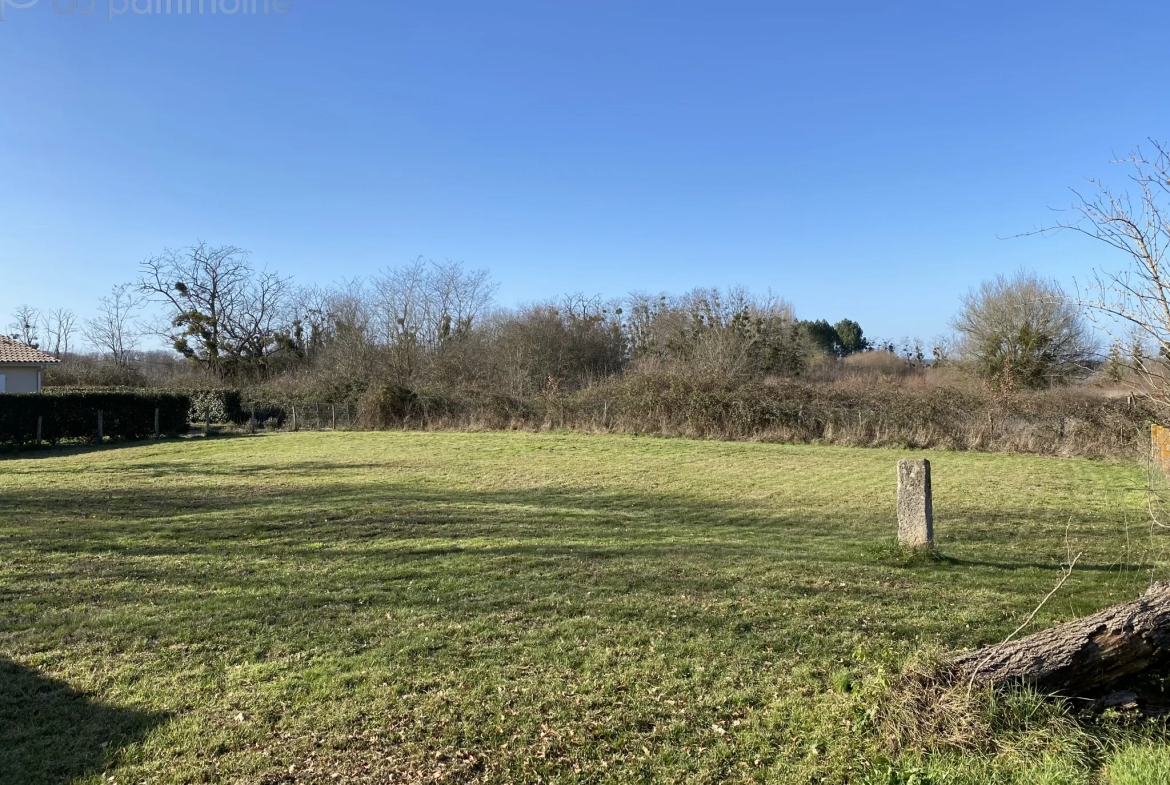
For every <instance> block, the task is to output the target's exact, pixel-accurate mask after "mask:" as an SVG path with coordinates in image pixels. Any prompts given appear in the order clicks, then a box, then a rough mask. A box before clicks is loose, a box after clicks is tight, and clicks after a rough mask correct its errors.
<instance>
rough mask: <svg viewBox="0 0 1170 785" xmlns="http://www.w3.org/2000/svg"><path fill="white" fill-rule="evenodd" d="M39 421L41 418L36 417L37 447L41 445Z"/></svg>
mask: <svg viewBox="0 0 1170 785" xmlns="http://www.w3.org/2000/svg"><path fill="white" fill-rule="evenodd" d="M41 420H42V418H41V417H40V416H38V417H37V445H38V446H39V445H40V443H41Z"/></svg>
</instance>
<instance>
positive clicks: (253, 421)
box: [248, 404, 256, 433]
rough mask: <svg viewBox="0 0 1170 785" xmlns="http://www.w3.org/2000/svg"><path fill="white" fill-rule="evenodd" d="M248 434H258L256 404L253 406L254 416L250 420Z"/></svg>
mask: <svg viewBox="0 0 1170 785" xmlns="http://www.w3.org/2000/svg"><path fill="white" fill-rule="evenodd" d="M248 433H256V404H252V416H251V417H249V418H248Z"/></svg>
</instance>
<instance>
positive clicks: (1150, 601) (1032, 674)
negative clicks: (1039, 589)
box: [947, 583, 1170, 695]
mask: <svg viewBox="0 0 1170 785" xmlns="http://www.w3.org/2000/svg"><path fill="white" fill-rule="evenodd" d="M1167 665H1170V583H1155V584H1153V585H1152V586H1150V588H1149V589H1147V590H1146V592H1145V593H1144V594H1143V595H1142V596H1141V597H1139V598H1138V599H1136V600H1133V601H1131V602H1126V603H1122V604H1121V605H1116V606H1114V607H1112V608H1109V609H1107V610H1104V611H1101V612H1100V613H1097V614H1094V615H1092V616H1087V617H1085V618H1083V619H1077V620H1076V621H1071V622H1068V623H1067V624H1062V625H1060V626H1058V627H1053V628H1051V629H1048V630H1043V631H1042V632H1037V633H1035V634H1033V635H1029V636H1028V637H1026V638H1021V639H1020V640H1016V641H1007V642H1005V643H1000V644H996V645H994V646H988V647H986V648H983V649H979V650H978V651H973V652H967V653H964V654H960V655H957V656H955V657H953V658H952V659H951V661H950V663H949V666H948V668H947V670H948V671H949V674H950V676H951V677H952V678H954V680H955V681H956V682H958V681H963V682H969V683H972V684H974V685H976V686H987V685H992V686H998V685H1003V684H1011V683H1016V684H1027V685H1030V686H1034V687H1036V688H1037V689H1039V690H1041V691H1042V692H1046V693H1059V694H1064V695H1092V694H1098V693H1101V692H1103V691H1106V690H1108V689H1109V688H1111V687H1113V686H1114V685H1116V684H1117V683H1119V682H1121V681H1122V680H1124V679H1127V678H1133V677H1136V676H1138V675H1139V674H1144V673H1146V672H1147V671H1151V670H1155V669H1158V668H1163V667H1166V666H1167Z"/></svg>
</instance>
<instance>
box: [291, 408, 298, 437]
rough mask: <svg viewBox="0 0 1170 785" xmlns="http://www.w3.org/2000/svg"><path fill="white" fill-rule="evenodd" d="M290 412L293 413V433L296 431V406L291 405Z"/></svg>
mask: <svg viewBox="0 0 1170 785" xmlns="http://www.w3.org/2000/svg"><path fill="white" fill-rule="evenodd" d="M292 413H293V433H296V431H297V407H295V406H294V407H292Z"/></svg>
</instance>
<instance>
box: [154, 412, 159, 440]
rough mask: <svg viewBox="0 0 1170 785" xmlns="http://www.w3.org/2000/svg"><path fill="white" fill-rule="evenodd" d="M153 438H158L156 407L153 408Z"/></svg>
mask: <svg viewBox="0 0 1170 785" xmlns="http://www.w3.org/2000/svg"><path fill="white" fill-rule="evenodd" d="M154 438H155V439H156V440H157V439H158V438H159V430H158V409H155V410H154Z"/></svg>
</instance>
